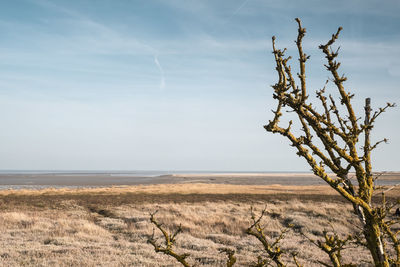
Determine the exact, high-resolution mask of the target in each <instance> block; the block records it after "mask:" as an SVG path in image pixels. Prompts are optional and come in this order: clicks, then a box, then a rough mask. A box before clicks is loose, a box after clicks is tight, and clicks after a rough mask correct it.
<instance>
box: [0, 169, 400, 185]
mask: <svg viewBox="0 0 400 267" xmlns="http://www.w3.org/2000/svg"><path fill="white" fill-rule="evenodd" d="M378 175H379V179H378V180H377V183H378V184H379V185H395V184H397V183H400V173H399V172H388V173H382V174H378ZM350 177H351V175H350ZM351 179H353V180H354V178H351ZM182 183H183V184H187V183H188V184H190V183H206V184H233V185H274V184H279V185H288V186H289V185H325V182H324V181H322V180H321V179H320V178H319V177H317V176H315V175H314V174H312V173H187V174H185V173H179V174H166V175H157V176H142V175H140V174H131V173H117V174H115V173H36V174H35V173H30V174H29V173H28V174H26V173H25V174H24V173H1V174H0V189H8V188H46V187H101V186H103V187H104V186H112V185H151V184H182Z"/></svg>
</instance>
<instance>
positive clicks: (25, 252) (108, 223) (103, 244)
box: [0, 184, 400, 266]
mask: <svg viewBox="0 0 400 267" xmlns="http://www.w3.org/2000/svg"><path fill="white" fill-rule="evenodd" d="M398 196H400V190H398V189H394V190H391V191H389V194H388V197H389V199H390V200H393V199H397V198H398ZM377 201H379V199H377ZM251 206H253V207H254V208H255V209H256V211H259V212H260V211H261V210H262V209H263V208H264V207H266V208H267V211H268V212H267V214H266V216H265V217H264V219H263V224H264V225H265V231H266V233H267V234H268V235H269V236H270V237H276V236H277V235H279V233H280V230H281V229H282V228H285V227H287V226H288V225H289V224H293V225H294V227H293V230H291V231H290V232H289V233H288V234H287V236H286V238H285V239H284V240H283V241H282V248H283V249H284V250H287V251H289V252H298V258H299V261H300V262H301V263H303V264H305V266H320V265H321V264H320V263H319V262H318V261H323V262H328V257H327V256H326V255H325V254H323V252H321V251H320V250H319V249H318V248H317V247H316V246H315V245H313V244H311V242H309V240H307V239H306V238H305V237H304V236H303V235H306V236H307V237H308V238H310V239H313V240H318V239H321V238H322V232H323V231H324V230H331V229H332V227H333V228H334V229H335V231H336V232H337V233H339V234H343V233H354V232H356V231H358V228H357V225H358V222H357V219H356V218H355V216H354V215H353V214H352V213H351V206H350V205H348V204H346V203H345V202H343V201H342V200H341V199H340V197H338V196H337V195H336V194H335V192H333V191H332V190H331V189H329V188H328V187H326V186H278V185H276V186H241V185H213V184H190V185H189V184H184V185H182V184H174V185H152V186H134V187H111V188H98V189H74V190H72V189H45V190H36V191H33V190H32V191H30V190H16V191H13V190H3V191H0V233H1V238H0V265H1V266H178V264H177V263H176V262H175V261H174V260H173V259H171V258H169V257H168V256H165V255H162V254H156V253H155V252H154V250H153V247H152V246H151V245H150V244H148V243H147V239H148V237H149V235H151V234H152V231H153V226H152V224H151V223H150V222H149V213H150V212H154V211H155V210H158V213H157V215H156V218H157V219H158V221H159V222H162V223H164V224H165V226H166V227H167V228H168V229H170V230H171V231H172V230H174V229H176V228H177V227H178V225H179V224H182V228H183V233H181V234H180V235H179V236H178V238H177V247H176V251H177V252H179V253H189V254H190V257H189V261H190V262H191V263H193V264H194V263H196V264H197V266H223V265H224V262H225V255H223V254H221V253H219V252H218V249H219V248H224V247H227V248H231V249H234V250H235V251H236V256H237V259H238V262H237V266H249V265H250V264H251V262H253V261H255V260H256V259H257V256H258V255H261V254H262V248H261V245H260V243H259V242H258V241H257V240H256V239H255V238H254V237H252V236H248V235H246V234H245V229H246V228H247V227H249V226H250V224H251V220H250V207H251ZM155 233H156V234H157V235H160V233H158V232H157V231H156V232H155ZM160 241H162V240H161V239H160ZM366 255H367V254H365V251H363V249H361V248H349V249H348V250H345V252H344V258H345V262H346V261H348V262H349V261H353V262H357V263H359V266H370V265H369V263H368V262H369V261H370V259H369V256H366ZM289 266H291V265H289Z"/></svg>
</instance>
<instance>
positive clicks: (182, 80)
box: [0, 0, 400, 171]
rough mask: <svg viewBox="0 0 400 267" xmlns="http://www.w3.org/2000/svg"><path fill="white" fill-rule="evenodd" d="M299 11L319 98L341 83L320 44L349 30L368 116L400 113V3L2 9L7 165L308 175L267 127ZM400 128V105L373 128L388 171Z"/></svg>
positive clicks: (126, 0) (351, 60) (349, 60)
mask: <svg viewBox="0 0 400 267" xmlns="http://www.w3.org/2000/svg"><path fill="white" fill-rule="evenodd" d="M296 17H299V18H301V19H302V22H303V26H304V27H306V28H307V35H306V37H305V39H304V49H305V51H306V53H307V54H310V55H311V58H310V60H309V62H308V66H307V78H308V90H309V93H310V99H311V98H313V96H314V92H315V91H316V90H317V89H319V88H321V87H322V86H323V85H324V83H325V81H326V80H327V78H328V77H329V75H328V73H327V72H326V70H325V69H324V67H323V64H324V63H325V61H324V58H323V55H322V52H321V51H320V50H319V49H318V45H319V44H321V43H325V42H326V41H327V40H328V39H329V38H330V36H331V34H332V33H334V32H336V30H337V28H338V27H339V26H342V27H343V31H342V33H341V36H340V38H339V40H338V42H337V44H338V46H340V47H341V50H340V51H341V54H340V56H339V61H341V62H342V66H341V70H340V72H341V73H345V74H346V76H347V77H348V81H347V82H346V86H347V87H348V90H350V91H351V92H353V93H355V107H356V108H357V110H358V111H359V114H360V115H361V114H362V111H363V109H362V103H363V102H364V98H365V97H371V98H372V106H373V107H375V108H376V107H379V106H383V105H384V104H385V103H386V102H388V101H389V102H396V103H397V104H399V105H400V88H399V85H398V80H399V78H400V2H399V1H393V0H392V1H384V2H382V1H370V0H367V1H361V0H357V1H343V0H341V1H317V0H308V1H289V0H283V1H272V0H230V1H228V0H221V1H215V0H201V1H200V0H197V1H195V0H168V1H167V0H164V1H162V0H148V1H134V0H119V1H111V0H97V1H94V0H90V1H89V0H79V1H78V0H70V1H66V0H52V1H50V0H14V1H1V2H0V125H1V130H0V170H4V169H14V170H199V171H201V170H208V171H307V170H309V169H310V168H309V166H308V165H307V164H306V162H305V161H304V160H302V159H300V158H298V157H297V156H296V155H295V150H294V148H292V147H290V146H289V142H288V141H287V140H285V139H284V138H282V137H280V136H277V135H273V134H271V133H267V132H266V131H265V130H264V129H263V125H264V124H266V123H267V122H268V120H269V119H271V118H272V113H271V109H274V108H275V104H276V103H275V102H274V100H273V99H272V88H271V87H270V85H272V84H274V83H275V82H276V80H277V75H276V72H275V70H274V67H275V66H274V64H275V63H274V60H273V55H272V53H271V50H272V48H271V37H272V36H273V35H275V36H276V37H277V45H278V46H279V47H282V48H283V47H287V48H288V54H290V55H293V56H294V57H295V56H296V48H295V44H294V40H295V38H296V34H297V25H296V23H295V21H294V18H296ZM296 63H297V59H294V60H292V64H293V68H296V69H297V65H296ZM328 90H331V91H332V90H334V87H333V86H332V85H330V86H329V87H328ZM399 122H400V109H399V108H394V109H391V110H389V111H388V112H387V113H385V114H384V115H383V116H382V117H381V118H380V119H379V121H378V122H377V124H376V127H375V128H374V131H373V140H379V139H381V138H383V137H387V138H388V139H389V144H388V145H382V146H381V147H379V148H378V149H376V151H375V152H374V154H373V160H374V170H376V171H385V170H386V171H398V170H400V168H399V163H400V161H399V156H398V155H399V153H398V150H399V148H400V135H399V134H398V133H399V132H400V123H399ZM360 146H361V144H360Z"/></svg>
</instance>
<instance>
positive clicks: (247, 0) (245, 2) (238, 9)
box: [231, 0, 250, 17]
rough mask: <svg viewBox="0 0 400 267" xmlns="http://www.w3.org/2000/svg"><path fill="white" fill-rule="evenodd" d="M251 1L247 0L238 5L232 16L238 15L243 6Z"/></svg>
mask: <svg viewBox="0 0 400 267" xmlns="http://www.w3.org/2000/svg"><path fill="white" fill-rule="evenodd" d="M249 1H250V0H245V1H244V2H243V3H242V4H241V5H240V7H238V8H237V9H236V10H235V12H233V13H232V15H231V17H232V16H234V15H236V14H237V13H238V12H239V11H240V10H241V9H242V8H243V7H244V6H245V5H246V4H247V2H249Z"/></svg>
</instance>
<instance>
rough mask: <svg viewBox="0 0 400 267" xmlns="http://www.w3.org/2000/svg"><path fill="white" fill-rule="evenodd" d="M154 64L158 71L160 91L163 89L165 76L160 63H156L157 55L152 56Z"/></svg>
mask: <svg viewBox="0 0 400 267" xmlns="http://www.w3.org/2000/svg"><path fill="white" fill-rule="evenodd" d="M154 63H156V65H157V68H158V70H159V71H160V76H161V79H160V89H161V90H163V89H164V88H165V75H164V70H163V68H162V67H161V64H160V62H159V61H158V55H154Z"/></svg>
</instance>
